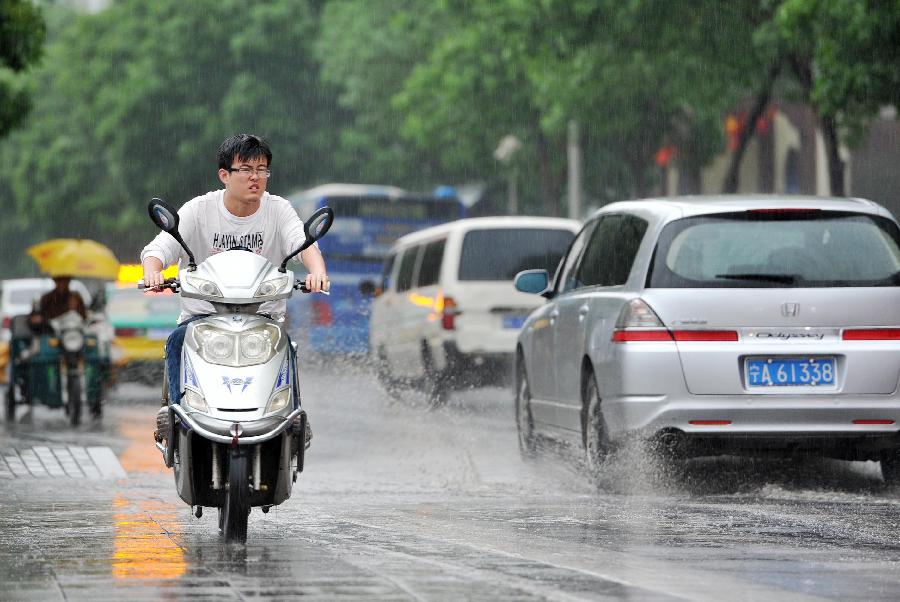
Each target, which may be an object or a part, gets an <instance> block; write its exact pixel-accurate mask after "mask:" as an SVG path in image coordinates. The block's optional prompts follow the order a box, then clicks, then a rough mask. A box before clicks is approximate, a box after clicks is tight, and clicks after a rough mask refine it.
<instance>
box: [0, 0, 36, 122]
mask: <svg viewBox="0 0 900 602" xmlns="http://www.w3.org/2000/svg"><path fill="white" fill-rule="evenodd" d="M44 35H45V30H44V21H43V19H42V17H41V12H40V9H39V8H38V7H37V6H35V5H34V4H33V3H32V2H30V1H29V0H0V137H3V136H4V135H6V134H7V133H8V132H9V131H10V130H11V129H12V128H14V127H15V126H16V125H18V124H19V123H21V122H22V120H23V119H24V117H25V115H26V114H27V113H28V110H29V108H30V102H29V98H28V94H27V93H26V91H25V90H24V89H23V88H22V86H21V84H20V82H19V81H18V78H17V77H16V74H17V73H20V72H22V71H23V70H25V69H26V68H27V67H28V66H29V65H32V64H34V63H35V62H36V61H37V59H38V58H39V57H40V55H41V49H42V46H43V43H44Z"/></svg>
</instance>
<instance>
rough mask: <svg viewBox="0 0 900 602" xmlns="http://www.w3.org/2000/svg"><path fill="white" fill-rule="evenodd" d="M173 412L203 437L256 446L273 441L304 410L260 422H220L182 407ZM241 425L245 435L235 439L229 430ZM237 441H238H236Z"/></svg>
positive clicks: (219, 441) (186, 425) (173, 407)
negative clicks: (235, 425)
mask: <svg viewBox="0 0 900 602" xmlns="http://www.w3.org/2000/svg"><path fill="white" fill-rule="evenodd" d="M171 408H172V410H173V411H174V412H175V414H176V415H177V416H178V418H179V420H181V422H182V424H183V425H184V427H186V428H188V429H190V430H192V431H194V432H195V433H197V434H198V435H200V436H201V437H204V438H206V439H209V440H210V441H215V442H217V443H235V442H236V443H237V444H238V445H254V444H256V443H263V442H265V441H268V440H269V439H273V438H275V437H277V436H278V435H280V434H281V433H283V432H284V431H285V430H286V429H287V428H288V427H290V426H291V424H293V422H294V419H295V418H297V417H298V416H300V412H302V410H301V409H300V408H297V409H295V410H294V411H293V412H291V413H290V414H288V415H287V416H270V417H267V418H262V419H260V420H246V421H233V420H220V419H218V418H212V417H210V416H207V415H205V414H202V413H201V412H186V411H185V410H184V408H183V407H182V406H180V405H172V406H171ZM233 424H240V425H241V429H242V430H243V433H242V434H241V435H240V436H238V437H236V438H235V437H233V436H232V435H231V434H230V432H229V430H230V428H231V425H233ZM235 439H236V441H235Z"/></svg>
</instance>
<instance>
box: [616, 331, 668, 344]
mask: <svg viewBox="0 0 900 602" xmlns="http://www.w3.org/2000/svg"><path fill="white" fill-rule="evenodd" d="M612 340H613V343H636V342H643V341H671V340H672V333H670V332H669V331H668V330H666V329H665V328H654V329H651V330H627V329H625V330H615V331H613V336H612Z"/></svg>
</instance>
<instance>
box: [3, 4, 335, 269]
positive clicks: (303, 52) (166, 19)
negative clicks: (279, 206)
mask: <svg viewBox="0 0 900 602" xmlns="http://www.w3.org/2000/svg"><path fill="white" fill-rule="evenodd" d="M315 31H316V21H315V17H314V15H313V14H312V13H311V12H310V11H309V10H308V8H307V5H306V4H304V3H296V2H281V3H257V4H252V5H247V4H246V3H242V2H238V1H236V0H197V1H196V2H189V3H183V2H178V1H176V0H159V1H155V2H146V1H142V0H123V1H121V2H117V3H114V4H112V5H111V6H110V7H109V8H108V9H106V10H104V11H102V12H100V13H97V14H94V15H79V16H77V17H76V18H74V19H73V20H72V21H71V22H70V24H69V25H68V26H67V27H66V28H65V29H64V30H63V31H61V32H59V34H58V37H57V38H56V39H55V40H54V41H53V43H52V44H51V45H50V46H49V47H48V52H47V54H48V56H47V60H46V62H45V67H44V68H43V69H41V70H40V71H39V72H37V73H36V74H35V77H34V80H33V85H34V87H35V88H38V89H45V90H49V91H51V93H49V94H47V95H44V96H42V97H40V98H39V99H37V101H36V104H35V112H34V115H32V118H31V119H30V121H29V125H28V127H27V128H25V129H24V130H23V131H22V132H20V133H17V134H16V136H15V137H14V139H12V140H11V144H9V145H7V146H6V148H4V149H3V153H2V154H3V160H4V162H5V164H6V165H8V166H9V169H10V171H9V173H8V174H4V175H2V176H0V185H3V184H5V185H6V186H7V187H8V188H9V189H10V190H11V191H12V193H13V196H14V198H15V201H16V204H17V209H18V211H19V213H20V215H22V216H25V217H26V218H27V219H28V221H29V222H30V223H31V224H33V225H34V228H33V229H32V232H31V234H33V235H35V236H36V237H49V236H59V235H68V236H80V237H89V238H96V239H99V240H102V241H104V242H106V243H108V244H110V246H112V247H113V248H114V249H115V250H116V251H117V253H118V254H119V255H120V256H121V257H123V258H126V259H130V260H134V259H135V258H136V256H137V253H138V251H139V246H138V244H137V243H136V241H139V240H142V239H144V238H149V236H150V235H151V233H152V226H150V225H149V222H148V220H147V218H146V210H145V207H146V202H147V201H148V200H149V199H150V198H151V197H154V196H158V197H162V198H164V199H166V200H168V201H170V202H172V203H174V204H175V205H179V204H181V203H183V202H184V201H186V200H187V199H189V198H191V197H192V196H195V195H197V194H201V193H203V192H205V191H207V190H212V189H215V188H218V187H219V186H220V183H219V182H218V180H217V178H216V164H215V152H216V149H217V147H218V145H219V143H220V142H221V141H222V140H223V139H224V138H225V137H226V136H228V135H230V134H232V133H236V132H241V131H251V132H256V133H260V134H262V135H263V136H265V137H266V138H267V139H268V140H269V142H270V143H271V145H272V147H273V149H274V158H273V167H272V170H273V174H274V176H273V178H272V180H271V182H270V189H272V190H274V191H277V192H281V193H284V194H287V193H289V192H291V191H293V190H295V189H296V188H297V187H299V186H300V185H301V184H302V183H304V182H307V181H309V179H311V178H313V177H314V176H315V173H316V169H318V168H319V167H320V165H321V163H322V161H324V160H325V158H326V157H327V156H328V155H329V151H330V146H331V142H330V140H329V139H328V138H327V137H324V136H322V134H321V133H322V131H323V130H324V129H325V126H326V125H327V121H328V119H329V107H330V106H331V102H330V99H329V97H328V94H327V93H326V92H324V91H323V89H322V88H321V87H320V86H319V85H318V66H317V64H316V62H315V61H314V59H313V57H312V54H311V50H310V47H311V44H312V40H313V39H314V37H315ZM3 180H6V181H3Z"/></svg>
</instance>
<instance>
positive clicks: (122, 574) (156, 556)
mask: <svg viewBox="0 0 900 602" xmlns="http://www.w3.org/2000/svg"><path fill="white" fill-rule="evenodd" d="M113 508H114V509H115V513H114V514H113V520H114V521H115V522H114V528H115V533H114V536H113V550H112V556H111V558H110V560H111V564H112V575H113V577H114V578H115V579H117V580H133V579H153V580H159V579H177V578H179V577H181V576H182V575H183V574H184V573H185V571H186V569H187V562H186V561H185V558H184V550H182V549H181V547H180V546H179V545H178V544H177V543H176V542H175V541H174V540H173V536H177V535H178V534H180V528H179V522H178V515H177V511H176V508H175V506H174V505H172V504H169V503H166V502H161V501H152V500H141V501H138V502H137V503H135V502H133V501H131V500H129V499H128V498H127V496H125V495H123V494H118V495H116V497H115V499H113ZM172 529H176V530H177V531H171V530H172Z"/></svg>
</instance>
